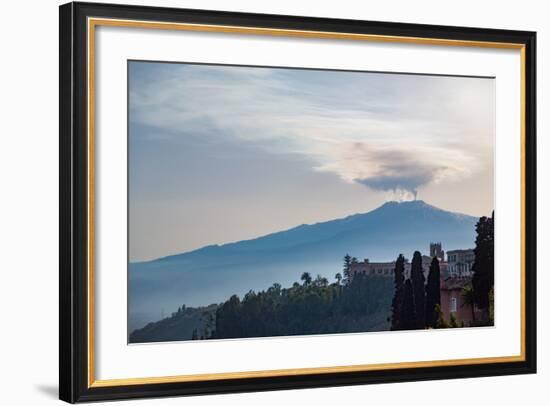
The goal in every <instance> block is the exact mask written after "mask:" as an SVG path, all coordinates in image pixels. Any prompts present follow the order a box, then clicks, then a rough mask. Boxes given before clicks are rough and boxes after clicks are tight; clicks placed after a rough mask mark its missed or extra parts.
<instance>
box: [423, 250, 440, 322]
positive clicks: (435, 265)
mask: <svg viewBox="0 0 550 406" xmlns="http://www.w3.org/2000/svg"><path fill="white" fill-rule="evenodd" d="M436 305H441V287H440V269H439V260H438V259H437V258H436V257H433V259H432V263H431V264H430V273H429V274H428V283H427V284H426V326H427V327H432V328H434V327H435V325H436V323H437V314H436V313H435V306H436Z"/></svg>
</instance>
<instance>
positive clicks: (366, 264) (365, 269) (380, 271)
mask: <svg viewBox="0 0 550 406" xmlns="http://www.w3.org/2000/svg"><path fill="white" fill-rule="evenodd" d="M430 254H434V255H433V256H432V255H430V256H427V255H422V270H423V271H424V277H425V278H426V279H427V278H428V273H429V272H430V265H431V263H432V258H433V257H434V256H435V257H437V258H438V259H439V269H440V272H441V275H446V273H447V262H445V258H444V255H445V253H444V251H443V250H442V249H441V243H431V244H430ZM394 271H395V261H391V262H371V261H369V259H368V258H365V259H364V261H363V262H357V263H353V264H351V269H350V274H351V276H352V277H353V275H355V274H357V273H364V274H366V275H373V276H386V277H389V278H393V277H394V276H393V275H394ZM410 275H411V262H410V261H409V260H408V259H405V272H404V276H405V278H409V277H410Z"/></svg>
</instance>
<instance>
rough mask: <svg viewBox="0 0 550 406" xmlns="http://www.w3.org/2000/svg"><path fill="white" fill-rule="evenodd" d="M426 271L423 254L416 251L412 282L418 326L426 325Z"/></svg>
mask: <svg viewBox="0 0 550 406" xmlns="http://www.w3.org/2000/svg"><path fill="white" fill-rule="evenodd" d="M425 280H426V278H425V277H424V271H423V270H422V255H421V254H420V252H418V251H415V252H414V255H413V259H412V263H411V283H412V289H413V298H414V310H415V315H416V328H424V327H426V289H425V287H424V282H425Z"/></svg>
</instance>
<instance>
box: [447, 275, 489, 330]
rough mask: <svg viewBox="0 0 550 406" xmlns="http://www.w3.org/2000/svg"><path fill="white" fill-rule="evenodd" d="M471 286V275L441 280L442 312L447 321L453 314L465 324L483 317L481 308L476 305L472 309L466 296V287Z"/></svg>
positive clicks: (459, 321)
mask: <svg viewBox="0 0 550 406" xmlns="http://www.w3.org/2000/svg"><path fill="white" fill-rule="evenodd" d="M471 286H472V279H471V277H460V278H448V279H445V280H444V281H442V282H441V312H442V313H443V317H444V318H445V320H446V321H447V322H448V321H449V320H450V319H451V314H452V315H454V317H455V319H456V321H457V323H458V324H462V323H464V326H469V325H470V324H471V323H472V321H474V320H480V319H481V318H482V314H481V312H480V310H479V309H478V308H477V307H475V306H474V308H473V309H472V305H471V304H470V303H468V300H467V298H466V295H465V289H467V288H471Z"/></svg>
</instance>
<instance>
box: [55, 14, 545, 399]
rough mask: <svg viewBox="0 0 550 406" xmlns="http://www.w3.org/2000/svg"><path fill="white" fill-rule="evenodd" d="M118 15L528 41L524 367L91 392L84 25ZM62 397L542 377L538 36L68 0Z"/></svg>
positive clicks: (63, 56)
mask: <svg viewBox="0 0 550 406" xmlns="http://www.w3.org/2000/svg"><path fill="white" fill-rule="evenodd" d="M90 16H94V17H115V18H134V19H142V20H166V21H180V22H183V21H185V22H194V23H210V24H227V25H243V26H259V27H266V28H287V29H292V28H300V29H311V30H322V31H334V32H339V31H347V32H356V33H370V34H388V35H403V36H423V37H428V38H443V37H444V38H449V39H458V40H484V41H493V42H513V43H518V44H524V45H525V46H526V49H525V60H526V66H525V68H526V70H525V74H526V76H525V92H526V97H525V107H526V112H525V143H526V145H525V152H526V162H525V163H526V167H525V175H526V190H525V193H526V199H525V205H526V206H525V217H526V218H525V227H526V235H525V237H526V241H525V244H526V245H525V248H526V252H525V254H526V258H525V266H526V275H525V276H526V280H525V289H526V292H525V299H526V303H525V309H526V318H525V329H526V330H525V332H526V341H525V346H526V347H525V349H526V353H525V356H526V358H525V361H521V362H507V363H500V364H497V363H496V364H481V365H466V366H450V367H435V368H434V367H432V368H414V369H399V370H394V371H370V372H354V373H339V374H315V375H302V376H291V377H276V378H247V379H232V380H220V381H212V382H187V383H172V384H148V385H135V386H118V387H103V388H101V387H95V388H88V382H87V381H88V378H87V373H88V365H87V362H88V359H87V300H88V298H87V280H86V264H87V256H86V255H87V242H86V241H87V240H86V239H87V222H86V220H87V215H86V213H87V177H86V171H87V154H86V147H87V145H86V143H87V141H86V128H87V106H86V100H87V81H86V69H87V61H86V59H87V55H86V24H85V23H86V18H87V17H90ZM59 20H60V31H59V35H60V36H59V63H60V65H59V66H60V68H59V69H60V71H59V86H60V87H59V98H60V99H59V128H60V130H59V132H60V134H59V137H60V139H59V152H60V156H59V182H60V187H59V199H60V204H59V218H60V220H59V221H60V222H59V228H60V236H59V244H60V246H59V317H60V320H59V336H60V339H59V398H60V399H61V400H64V401H66V402H70V403H75V402H86V401H99V400H115V399H131V398H143V397H164V396H182V395H199V394H216V393H217V394H219V393H239V392H250V391H269V390H281V389H299V388H314V387H328V386H345V385H359V384H373V383H393V382H410V381H423V380H435V379H452V378H471V377H484V376H498V375H513V374H528V373H536V369H537V360H536V357H537V352H536V344H537V342H536V340H537V337H536V317H537V316H536V217H537V216H536V209H537V205H536V33H535V32H531V31H511V30H498V29H481V28H466V27H448V26H447V27H446V26H435V25H419V24H408V23H407V24H404V23H388V22H373V21H359V20H337V19H327V18H313V17H295V16H284V15H263V14H249V13H236V12H223V11H208V10H190V9H173V8H160V7H151V6H126V5H118V4H97V3H68V4H65V5H62V6H60V8H59Z"/></svg>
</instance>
